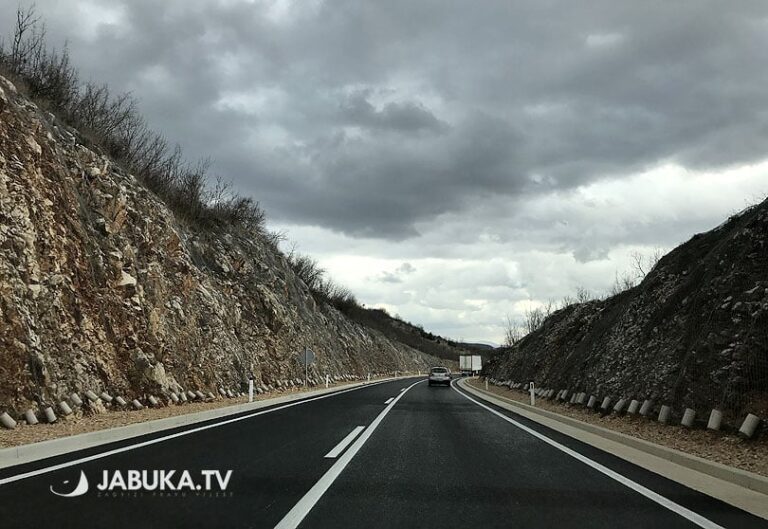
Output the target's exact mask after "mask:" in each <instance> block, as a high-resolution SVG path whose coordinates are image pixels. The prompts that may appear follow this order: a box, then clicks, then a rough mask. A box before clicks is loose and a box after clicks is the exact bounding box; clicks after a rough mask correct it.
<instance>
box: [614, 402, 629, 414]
mask: <svg viewBox="0 0 768 529" xmlns="http://www.w3.org/2000/svg"><path fill="white" fill-rule="evenodd" d="M626 407H627V399H619V400H618V401H616V404H615V405H614V406H613V412H614V413H622V412H623V411H624V408H626Z"/></svg>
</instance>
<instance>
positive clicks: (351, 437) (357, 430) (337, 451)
mask: <svg viewBox="0 0 768 529" xmlns="http://www.w3.org/2000/svg"><path fill="white" fill-rule="evenodd" d="M363 430H365V426H358V427H357V428H355V429H354V430H352V431H351V432H349V433H348V434H347V436H346V437H344V439H342V440H341V441H339V444H337V445H336V446H334V447H333V450H331V451H330V452H328V453H327V454H325V457H326V458H328V459H334V458H336V457H338V455H339V454H340V453H342V452H343V451H344V449H345V448H346V447H347V445H348V444H349V443H351V442H352V441H354V440H355V437H357V436H358V434H359V433H360V432H362V431H363Z"/></svg>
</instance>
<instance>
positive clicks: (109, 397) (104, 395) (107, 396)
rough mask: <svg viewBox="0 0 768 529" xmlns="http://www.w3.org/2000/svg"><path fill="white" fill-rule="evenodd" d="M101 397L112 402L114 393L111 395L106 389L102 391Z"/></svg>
mask: <svg viewBox="0 0 768 529" xmlns="http://www.w3.org/2000/svg"><path fill="white" fill-rule="evenodd" d="M99 398H100V399H101V400H103V401H104V402H109V403H111V402H112V395H110V394H109V393H107V392H106V391H102V392H101V394H100V395H99Z"/></svg>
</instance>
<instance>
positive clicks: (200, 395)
mask: <svg viewBox="0 0 768 529" xmlns="http://www.w3.org/2000/svg"><path fill="white" fill-rule="evenodd" d="M195 396H196V397H197V398H198V399H200V400H205V394H204V393H203V392H202V391H200V390H199V389H198V390H197V391H195Z"/></svg>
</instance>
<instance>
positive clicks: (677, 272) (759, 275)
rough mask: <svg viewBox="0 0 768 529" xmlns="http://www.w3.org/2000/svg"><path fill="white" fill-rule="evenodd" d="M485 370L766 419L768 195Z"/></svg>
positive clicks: (556, 319) (558, 319)
mask: <svg viewBox="0 0 768 529" xmlns="http://www.w3.org/2000/svg"><path fill="white" fill-rule="evenodd" d="M488 372H489V374H490V375H491V376H493V377H495V378H497V379H502V380H504V379H512V380H515V381H526V382H527V381H529V380H534V381H536V382H538V384H539V385H540V386H542V387H544V386H546V387H552V388H570V389H571V390H572V391H586V392H588V393H593V394H596V395H599V396H611V397H612V398H613V399H614V400H615V399H617V398H619V397H625V398H638V399H645V398H651V399H655V400H656V402H659V403H660V402H663V403H667V404H672V405H673V406H674V407H675V409H676V411H678V412H679V411H681V410H682V409H683V408H684V407H691V408H693V409H695V410H698V411H699V413H701V414H703V415H704V416H706V413H708V412H709V410H710V409H712V408H718V409H721V410H723V411H726V412H727V413H730V414H732V416H733V419H734V420H737V419H738V417H739V416H742V417H743V415H742V414H743V413H746V412H751V413H756V414H758V415H759V416H761V417H765V416H768V201H766V202H763V203H762V204H760V205H757V206H755V207H752V208H750V209H748V210H746V211H744V212H742V213H741V214H739V215H737V216H735V217H732V218H731V219H729V220H728V221H727V222H726V223H724V224H723V225H721V226H720V227H718V228H716V229H714V230H712V231H710V232H707V233H703V234H699V235H696V236H694V237H693V238H692V239H691V240H690V241H688V242H686V243H685V244H683V245H681V246H680V247H678V248H676V249H675V250H673V251H672V252H670V253H669V254H668V255H666V256H665V257H664V258H663V259H661V261H660V262H659V263H658V265H657V266H656V267H655V268H654V269H653V270H652V271H651V272H650V273H649V274H648V276H647V277H646V278H645V279H644V280H643V282H642V283H641V284H640V285H638V286H637V287H635V288H632V289H630V290H628V291H626V292H623V293H621V294H619V295H617V296H614V297H612V298H609V299H606V300H603V301H591V302H588V303H583V304H577V305H572V306H570V307H568V308H565V309H563V310H560V311H558V312H556V313H555V314H553V315H552V316H551V317H550V318H548V319H547V320H546V322H545V324H544V326H543V327H542V328H541V329H539V330H538V331H536V332H534V333H532V334H530V335H529V336H527V337H526V338H524V339H523V340H522V341H521V342H519V343H518V344H516V346H514V347H513V348H511V349H508V350H505V351H503V352H502V353H501V354H499V355H498V356H496V358H494V360H493V362H492V363H491V365H489V366H488Z"/></svg>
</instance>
